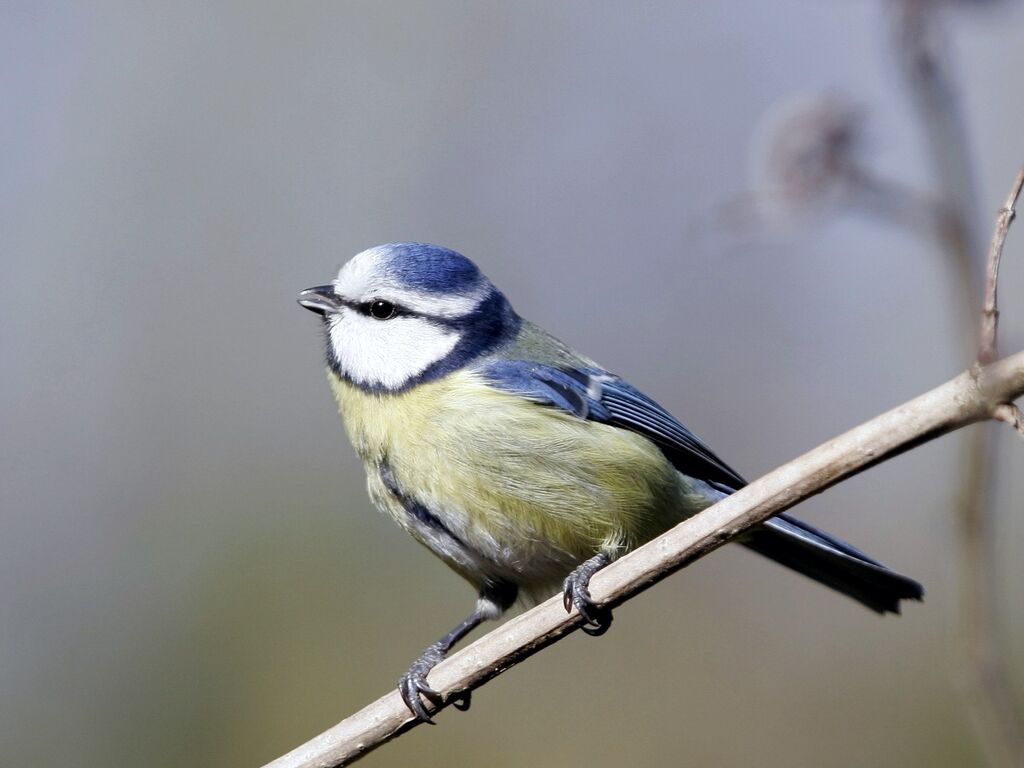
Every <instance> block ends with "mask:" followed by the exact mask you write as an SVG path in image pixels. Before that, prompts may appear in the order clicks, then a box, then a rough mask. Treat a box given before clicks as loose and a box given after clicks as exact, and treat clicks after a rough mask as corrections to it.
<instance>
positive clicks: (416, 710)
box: [398, 645, 469, 725]
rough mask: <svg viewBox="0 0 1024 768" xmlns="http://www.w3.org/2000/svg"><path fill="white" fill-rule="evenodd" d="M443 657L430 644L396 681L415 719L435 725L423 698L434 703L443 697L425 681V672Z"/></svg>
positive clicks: (439, 651)
mask: <svg viewBox="0 0 1024 768" xmlns="http://www.w3.org/2000/svg"><path fill="white" fill-rule="evenodd" d="M443 658H444V652H443V651H441V650H440V649H439V648H436V647H435V646H433V645H432V646H430V647H429V648H427V650H425V651H424V652H423V653H422V655H421V656H420V657H419V658H418V659H416V661H414V662H413V663H412V666H411V667H409V671H408V672H406V673H405V674H404V675H402V677H401V678H400V679H399V681H398V692H399V693H400V694H401V696H402V701H404V702H405V706H407V707H408V708H409V711H410V712H412V713H413V714H414V715H415V716H416V719H417V720H420V721H421V722H424V723H429V724H430V725H436V723H434V721H433V720H432V719H431V717H430V713H428V712H427V708H426V707H425V706H423V698H426V699H427V700H429V701H430V702H431V703H433V704H435V705H438V704H441V703H442V701H443V700H444V699H443V697H442V696H441V694H440V693H439V692H438V691H435V690H434V689H433V688H431V687H430V685H429V684H428V683H427V674H428V673H429V672H430V670H432V669H433V668H434V667H435V666H437V664H438V662H440V661H441V659H443ZM467 696H468V695H467ZM421 697H423V698H421ZM466 706H467V708H468V706H469V705H468V704H467V705H466Z"/></svg>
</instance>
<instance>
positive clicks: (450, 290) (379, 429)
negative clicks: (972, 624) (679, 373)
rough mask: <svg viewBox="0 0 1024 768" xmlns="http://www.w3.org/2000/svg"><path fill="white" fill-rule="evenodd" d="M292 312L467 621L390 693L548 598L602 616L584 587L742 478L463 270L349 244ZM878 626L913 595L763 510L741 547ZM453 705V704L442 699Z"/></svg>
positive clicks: (397, 512) (424, 256)
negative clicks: (315, 319) (455, 591)
mask: <svg viewBox="0 0 1024 768" xmlns="http://www.w3.org/2000/svg"><path fill="white" fill-rule="evenodd" d="M298 301H299V304H300V305H301V306H303V307H305V308H306V309H308V310H311V311H313V312H315V313H317V314H318V315H320V316H321V319H322V326H323V331H324V336H325V346H326V359H327V364H326V369H327V377H328V381H329V383H330V387H331V390H332V391H333V394H334V398H335V400H336V402H337V406H338V409H339V411H340V414H341V419H342V421H343V423H344V426H345V429H346V431H347V433H348V437H349V439H350V441H351V443H352V445H353V447H354V448H355V451H356V453H357V454H358V456H359V458H360V459H361V460H362V462H363V464H364V467H365V470H366V476H367V488H368V491H369V496H370V498H371V500H372V501H373V503H374V504H375V506H377V507H378V508H379V509H380V510H381V511H383V512H384V513H386V514H387V515H389V516H390V517H392V518H393V519H394V520H395V521H396V522H397V523H398V525H399V526H401V527H402V528H403V529H405V530H406V531H407V532H408V533H410V534H412V536H413V537H414V538H415V539H416V540H418V541H419V542H420V543H421V544H423V545H425V546H426V547H427V548H428V549H430V550H431V551H432V552H433V553H434V554H436V555H437V556H438V557H440V558H441V560H443V561H444V562H445V563H446V564H447V565H448V566H450V567H451V568H452V569H453V570H454V571H455V572H456V573H458V574H459V575H461V576H462V577H463V578H465V579H466V580H467V581H468V582H469V583H470V584H471V585H472V586H473V587H474V588H475V589H476V592H477V600H476V603H475V605H474V608H473V610H472V612H471V613H470V614H469V615H468V616H467V617H466V618H465V619H464V620H463V621H462V622H460V623H459V624H458V625H457V626H455V627H454V628H452V629H451V630H450V631H449V632H447V633H446V634H445V635H444V636H442V637H441V638H440V639H439V640H437V641H436V642H434V643H432V644H431V645H429V646H427V648H426V649H425V650H424V651H423V653H422V654H421V655H420V656H419V657H418V658H417V659H416V660H415V661H414V662H413V663H412V665H411V666H410V667H409V669H408V670H407V671H406V672H405V674H403V675H402V676H401V678H400V680H399V682H398V690H399V693H400V694H401V697H402V699H403V701H404V702H405V704H406V706H407V707H408V708H409V710H410V712H411V713H412V715H413V716H414V717H415V719H417V720H420V721H424V722H428V723H432V722H433V720H432V719H431V717H430V712H429V711H428V709H427V706H426V702H429V703H431V704H433V705H439V704H441V703H444V699H443V697H442V696H441V695H440V694H439V692H438V691H436V690H435V689H434V688H432V687H431V686H430V684H429V683H428V681H427V676H428V674H429V672H430V670H431V669H432V668H433V667H434V666H435V665H436V664H438V663H439V662H440V661H441V660H442V659H443V658H444V657H445V655H446V654H447V653H448V651H449V650H451V648H452V647H453V646H454V645H455V644H456V643H458V642H459V640H461V639H462V638H464V637H465V636H466V635H468V634H469V633H470V632H471V631H472V630H473V629H474V628H476V627H477V626H478V625H480V624H481V623H482V622H484V621H486V620H490V619H497V618H499V617H500V616H501V615H502V614H503V613H504V612H505V611H507V610H508V609H509V608H511V607H512V606H513V605H514V604H516V603H517V602H519V603H521V604H529V603H531V602H536V601H538V600H541V599H543V598H546V597H549V596H550V595H552V594H554V593H555V592H557V591H559V590H561V592H562V595H563V600H564V604H565V607H566V610H567V611H570V612H571V611H572V610H573V609H575V610H576V611H578V612H579V614H580V615H581V616H582V619H583V623H582V629H583V630H584V631H586V632H587V633H588V634H592V635H599V634H602V633H603V632H605V631H606V630H607V629H608V627H609V626H610V624H611V621H612V614H611V611H610V610H609V609H608V608H607V607H605V606H601V605H598V604H597V603H595V601H594V600H593V599H592V597H591V595H590V591H589V588H588V585H589V582H590V579H591V577H592V576H593V575H594V574H595V573H596V572H597V571H599V570H600V569H601V568H604V567H605V566H606V565H608V564H609V563H611V562H612V561H614V560H615V559H616V558H618V557H619V556H621V555H622V554H624V553H625V552H628V551H630V550H632V549H634V548H635V547H637V546H639V545H641V544H643V543H645V542H647V541H649V540H651V539H652V538H654V537H656V536H658V535H659V534H661V533H663V532H664V531H667V530H668V529H669V528H671V527H673V526H674V525H676V524H677V523H679V522H681V521H682V520H685V519H686V518H688V517H691V516H692V515H695V514H697V513H699V512H700V511H701V510H703V509H705V508H707V507H709V506H711V505H712V504H714V503H715V502H717V501H719V500H720V499H723V498H725V497H726V496H728V495H729V494H731V493H733V492H735V491H737V490H739V489H740V488H742V487H743V486H744V485H746V481H745V480H744V479H743V478H742V477H741V476H740V475H739V474H738V473H737V472H736V471H735V470H733V469H732V468H730V467H729V465H727V464H726V463H725V462H724V461H722V460H721V459H720V458H719V457H718V456H717V455H716V454H715V453H714V452H713V451H712V450H711V449H710V448H709V447H708V446H707V445H706V444H705V443H704V442H703V441H702V440H700V439H699V438H698V437H697V436H696V435H695V434H694V433H693V432H691V431H690V430H689V429H687V428H686V427H685V426H683V424H682V423H681V422H680V421H679V420H677V419H676V418H675V417H674V416H672V415H671V414H670V413H669V412H668V411H667V410H665V409H664V408H663V407H661V406H660V405H659V404H658V403H657V402H655V401H654V400H653V399H651V398H650V397H648V396H647V395H646V394H644V393H643V392H641V391H640V390H639V389H637V388H636V387H634V386H632V385H630V384H629V383H628V382H627V381H626V380H625V379H623V378H621V377H620V376H618V375H616V374H614V373H611V372H610V371H608V370H607V369H606V368H604V367H603V366H601V365H599V364H598V363H596V362H594V361H593V360H591V359H590V358H588V357H585V356H584V355H581V354H579V353H577V352H575V351H573V350H572V349H570V348H569V346H567V345H566V344H564V343H562V342H561V341H559V340H558V339H557V338H555V337H554V336H552V335H551V334H549V333H547V332H546V331H544V330H543V329H541V328H540V327H539V326H537V325H536V324H534V323H532V322H530V321H529V320H526V319H524V318H522V317H521V316H520V315H519V314H517V313H516V311H515V310H514V309H513V308H512V305H511V303H510V302H509V300H508V299H507V298H506V297H505V295H504V294H503V293H502V292H501V291H499V290H498V289H497V288H496V287H495V286H494V285H493V284H492V283H491V281H490V280H488V278H487V277H486V276H485V275H484V274H483V272H481V270H480V269H479V268H478V267H477V266H476V264H474V263H473V262H472V261H471V260H470V259H468V258H467V257H465V256H463V255H461V254H460V253H457V252H455V251H453V250H450V249H448V248H444V247H441V246H437V245H431V244H429V243H417V242H401V243H389V244H385V245H378V246H375V247H372V248H369V249H367V250H364V251H362V252H360V253H358V254H356V255H355V256H354V257H352V258H351V259H350V260H349V261H348V262H346V263H345V264H344V265H343V266H342V267H341V269H340V270H339V271H338V273H337V276H336V277H335V279H334V280H333V282H331V283H329V284H326V285H319V286H316V287H313V288H308V289H306V290H304V291H302V292H301V293H300V294H299V298H298ZM739 541H740V543H741V544H742V545H743V546H746V547H748V548H750V549H752V550H754V551H755V552H757V553H759V554H761V555H764V556H765V557H767V558H768V559H770V560H773V561H775V562H776V563H780V564H781V565H784V566H786V567H788V568H790V569H792V570H794V571H796V572H798V573H800V574H803V575H804V576H807V577H809V578H811V579H813V580H815V581H817V582H819V583H821V584H823V585H825V586H826V587H829V588H831V589H833V590H835V591H836V592H839V593H842V594H844V595H846V596H848V597H850V598H853V599H854V600H856V601H858V602H860V603H861V604H863V605H864V606H866V607H867V608H869V609H871V610H872V611H875V612H877V613H880V614H884V613H889V612H891V613H899V612H900V601H902V600H921V599H922V598H923V595H924V589H923V588H922V586H921V585H920V584H919V583H918V582H916V581H914V580H913V579H911V578H909V577H907V576H904V575H902V574H900V573H897V572H896V571H894V570H891V569H889V568H888V567H886V566H884V565H882V564H881V563H880V562H878V561H877V560H874V559H872V558H871V557H869V556H867V555H866V554H864V553H863V552H861V551H860V550H858V549H856V548H855V547H853V546H851V545H850V544H847V543H846V542H844V541H842V540H840V539H838V538H836V537H834V536H832V535H830V534H828V533H825V532H824V531H820V530H818V529H817V528H815V527H812V526H810V525H808V524H807V523H804V522H801V521H800V520H797V519H796V518H794V517H792V516H790V515H787V514H778V515H776V516H774V517H772V518H770V519H769V520H767V521H766V522H764V523H762V524H760V525H758V526H756V527H754V528H753V529H751V530H750V531H748V532H747V534H746V535H745V537H743V538H741V539H739ZM453 703H455V704H456V705H457V706H459V707H460V708H464V707H466V706H468V705H469V698H468V692H467V693H464V694H461V695H460V696H459V697H456V698H454V699H453Z"/></svg>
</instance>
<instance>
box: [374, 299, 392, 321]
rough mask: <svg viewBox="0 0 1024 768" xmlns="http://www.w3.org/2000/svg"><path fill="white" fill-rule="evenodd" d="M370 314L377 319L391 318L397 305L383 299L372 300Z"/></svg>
mask: <svg viewBox="0 0 1024 768" xmlns="http://www.w3.org/2000/svg"><path fill="white" fill-rule="evenodd" d="M370 316H371V317H374V318H376V319H377V320H390V319H391V318H392V317H394V316H395V305H394V304H392V303H391V302H390V301H384V300H383V299H377V300H376V301H372V302H370Z"/></svg>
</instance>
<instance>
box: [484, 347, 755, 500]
mask: <svg viewBox="0 0 1024 768" xmlns="http://www.w3.org/2000/svg"><path fill="white" fill-rule="evenodd" d="M481 373H482V374H483V375H484V376H485V377H486V378H487V379H488V381H489V382H490V383H491V384H492V385H493V386H494V387H496V388H498V389H503V390H506V391H509V392H513V393H515V394H518V395H521V396H523V397H527V398H529V399H531V400H535V401H537V402H538V403H543V404H545V405H550V406H554V407H556V408H560V409H561V410H563V411H566V412H568V413H572V414H574V415H576V416H579V417H580V418H583V419H591V420H593V421H597V422H601V423H604V424H611V425H613V426H616V427H621V428H623V429H628V430H631V431H633V432H636V433H638V434H641V435H643V436H644V437H646V438H648V439H649V440H651V441H652V442H654V443H655V444H656V445H657V446H658V447H659V448H660V449H661V451H662V453H664V454H665V456H666V458H668V460H669V461H671V462H672V465H673V466H675V468H676V469H678V470H679V471H680V472H682V473H683V474H685V475H688V476H690V477H694V478H697V479H699V480H703V481H704V482H706V483H709V484H710V485H712V486H715V487H717V488H719V489H720V490H722V491H723V492H725V493H729V492H731V491H735V490H737V489H739V488H742V487H743V486H744V485H746V481H745V480H744V479H743V478H742V477H740V475H739V474H738V473H737V472H735V471H734V470H733V469H732V468H731V467H729V465H728V464H726V463H725V462H724V461H722V460H721V459H720V458H718V456H716V455H715V454H714V453H713V452H712V451H711V449H710V448H708V447H707V446H706V445H705V444H704V443H703V442H701V440H700V439H699V438H698V437H697V436H696V435H694V434H693V433H692V432H691V431H690V430H688V429H687V428H686V427H685V426H683V425H682V424H681V423H680V422H679V420H678V419H676V418H675V417H674V416H672V414H670V413H669V412H668V411H666V410H665V409H664V408H662V407H661V406H660V405H658V404H657V403H656V402H654V401H653V400H651V399H650V398H649V397H647V396H646V395H645V394H643V393H642V392H641V391H640V390H638V389H636V388H635V387H632V386H630V385H629V384H628V383H627V382H625V381H623V380H622V379H620V378H619V377H618V376H613V375H612V374H609V373H607V372H606V371H602V370H599V369H590V368H569V367H564V366H550V365H544V364H541V363H533V362H530V361H528V360H492V361H489V362H488V363H487V364H486V365H484V366H483V368H482V369H481Z"/></svg>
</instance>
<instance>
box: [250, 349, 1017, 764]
mask: <svg viewBox="0 0 1024 768" xmlns="http://www.w3.org/2000/svg"><path fill="white" fill-rule="evenodd" d="M1022 395H1024V352H1018V353H1017V354H1015V355H1012V356H1010V357H1007V358H1004V359H1003V360H999V361H996V362H994V363H992V364H990V365H988V366H976V367H974V368H972V369H971V370H969V371H965V372H964V373H962V374H960V375H959V376H957V377H956V378H955V379H952V380H951V381H948V382H946V383H945V384H943V385H941V386H940V387H937V388H936V389H933V390H932V391H930V392H927V393H925V394H923V395H921V396H920V397H917V398H915V399H913V400H911V401H909V402H907V403H904V404H903V405H901V406H899V407H897V408H894V409H893V410H891V411H889V412H888V413H884V414H882V415H881V416H878V417H876V418H874V419H872V420H871V421H868V422H866V423H864V424H862V425H860V426H859V427H856V428H855V429H852V430H850V431H849V432H847V433H845V434H843V435H840V436H838V437H836V438H834V439H832V440H830V441H828V442H827V443H825V444H823V445H821V446H819V447H818V448H815V449H814V450H813V451H810V452H809V453H806V454H804V455H803V456H801V457H799V458H797V459H795V460H793V461H791V462H789V463H788V464H785V465H783V466H782V467H780V468H778V469H776V470H775V471H773V472H770V473H769V474H767V475H765V476H764V477H762V478H760V479H759V480H756V481H755V482H753V483H751V484H750V485H748V486H747V487H745V488H743V489H741V490H739V491H737V492H736V493H734V494H733V495H731V496H729V497H727V498H726V499H723V500H722V501H720V502H719V503H717V504H715V505H714V506H712V507H710V508H708V509H706V510H704V511H703V512H701V513H700V514H698V515H696V516H695V517H692V518H690V519H689V520H687V521H685V522H683V523H680V524H679V525H677V526H676V527H675V528H673V529H672V530H670V531H668V532H667V533H665V534H664V535H662V536H660V537H658V538H657V539H655V540H654V541H651V542H649V543H648V544H646V545H644V546H642V547H640V548H638V549H636V550H634V551H633V552H631V553H629V554H627V555H625V556H623V557H622V558H621V559H619V560H618V561H616V562H615V563H612V564H611V565H609V566H608V567H607V568H605V569H604V570H602V571H599V572H598V573H597V575H596V576H594V579H593V581H592V582H591V593H592V594H593V597H594V599H595V600H597V601H598V602H599V603H602V604H605V605H608V606H610V607H614V606H616V605H619V604H621V603H623V602H625V601H626V600H628V599H629V598H631V597H633V596H634V595H636V594H639V593H640V592H642V591H644V590H645V589H647V588H648V587H650V586H652V585H654V584H656V583H657V582H659V581H661V580H662V579H664V578H665V577H667V576H668V575H670V574H672V573H674V572H675V571H678V570H679V569H680V568H683V567H685V566H687V565H689V564H690V563H692V562H694V561H695V560H697V559H698V558H701V557H703V556H704V555H707V554H709V553H710V552H713V551H714V550H715V549H717V548H718V547H720V546H722V545H723V544H725V543H726V542H728V541H731V540H732V539H733V538H735V537H736V536H737V535H739V534H740V533H742V532H743V531H745V530H747V529H748V528H750V527H752V526H754V525H757V524H758V523H761V522H764V521H765V520H767V519H768V518H769V517H771V516H773V515H775V514H778V513H779V512H782V511H783V510H786V509H788V508H790V507H792V506H793V505H795V504H797V503H799V502H801V501H803V500H804V499H807V498H809V497H811V496H813V495H815V494H818V493H821V492H822V491H824V490H825V489H826V488H829V487H831V486H833V485H835V484H836V483H839V482H841V481H842V480H845V479H846V478H849V477H851V476H853V475H855V474H857V473H858V472H861V471H863V470H865V469H868V468H869V467H873V466H874V465H876V464H879V463H881V462H883V461H886V460H887V459H890V458H892V457H894V456H897V455H899V454H900V453H903V452H904V451H907V450H910V449H911V448H914V447H916V446H918V445H921V444H922V443H925V442H927V441H929V440H933V439H935V438H937V437H939V436H941V435H944V434H946V433H948V432H951V431H953V430H956V429H959V428H961V427H963V426H966V425H967V424H971V423H974V422H977V421H982V420H985V419H990V418H993V416H994V414H995V413H996V411H997V410H998V409H999V408H1000V406H1002V405H1004V404H1007V403H1011V402H1013V401H1014V400H1016V399H1017V398H1019V397H1021V396H1022ZM579 625H580V617H579V614H577V613H575V612H574V613H572V614H567V613H566V612H565V610H564V608H563V607H562V600H561V597H556V598H552V599H550V600H548V601H546V602H544V603H542V604H541V605H539V606H537V607H536V608H534V609H532V610H530V611H527V612H526V613H524V614H522V615H520V616H517V617H515V618H513V619H511V620H509V621H508V622H506V623H505V624H503V625H501V626H500V627H498V628H497V629H495V630H493V631H492V632H490V633H489V634H487V635H485V636H484V637H482V638H480V639H479V640H477V641H476V642H474V643H473V644H471V645H470V646H468V647H467V648H465V649H463V650H462V651H460V652H459V653H457V654H454V655H453V656H452V657H450V658H449V659H447V660H446V661H444V662H442V663H441V664H439V665H438V666H437V667H435V669H434V670H433V672H431V675H430V683H431V685H433V686H434V688H436V689H437V690H438V691H440V692H441V693H442V694H444V695H445V700H446V701H451V700H452V699H453V698H456V697H457V695H458V694H459V693H460V692H464V691H468V690H473V689H475V688H477V687H479V686H481V685H483V684H484V683H486V682H487V681H488V680H490V679H492V678H494V677H496V676H498V675H499V674H501V673H502V672H504V671H505V670H507V669H509V668H511V667H512V666H514V665H516V664H518V663H519V662H521V661H523V660H524V659H527V658H528V657H530V656H532V655H533V654H535V653H537V652H538V651H539V650H541V649H542V648H544V647H546V646H548V645H551V644H552V643H554V642H555V641H557V640H559V639H560V638H562V637H564V636H566V635H568V634H569V633H571V632H573V631H574V630H576V629H578V628H579ZM429 708H430V709H431V711H436V709H435V708H433V707H429ZM416 724H417V722H416V721H415V720H413V718H412V716H411V715H410V713H409V710H408V708H407V707H406V706H405V704H403V703H402V700H401V698H400V697H399V695H398V693H397V691H392V692H391V693H389V694H388V695H386V696H384V697H382V698H380V699H378V700H377V701H375V702H373V703H372V704H370V705H369V706H367V707H365V708H364V709H362V710H360V711H359V712H356V713H355V714H354V715H352V716H351V717H349V718H348V719H346V720H343V721H342V722H340V723H338V724H337V725H335V726H334V727H333V728H331V729H329V730H327V731H325V732H324V733H322V734H320V735H319V736H317V737H316V738H314V739H313V740H311V741H309V742H307V743H306V744H304V745H302V746H300V747H298V748H296V749H295V750H293V751H292V752H289V753H288V754H287V755H284V756H283V757H281V758H279V759H277V760H275V761H274V762H272V763H270V764H268V765H267V766H266V767H265V768H334V766H340V765H346V764H349V763H351V762H353V761H355V760H357V759H359V758H360V757H362V756H363V755H365V754H367V753H369V752H370V751H372V750H373V749H375V748H377V747H379V746H380V745H381V744H383V743H385V742H386V741H388V740H390V739H392V738H394V737H395V736H397V735H398V734H400V733H402V732H404V731H407V730H409V729H410V728H412V727H414V726H415V725H416Z"/></svg>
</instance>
